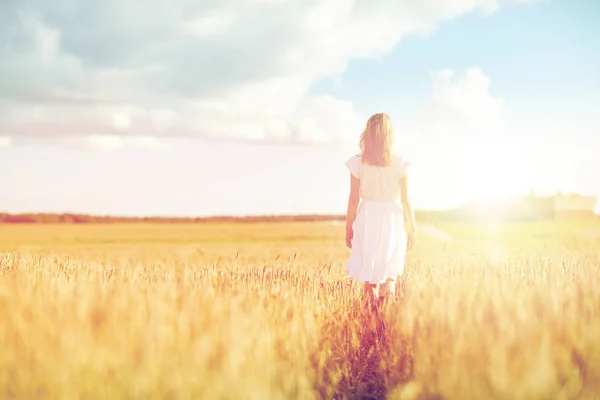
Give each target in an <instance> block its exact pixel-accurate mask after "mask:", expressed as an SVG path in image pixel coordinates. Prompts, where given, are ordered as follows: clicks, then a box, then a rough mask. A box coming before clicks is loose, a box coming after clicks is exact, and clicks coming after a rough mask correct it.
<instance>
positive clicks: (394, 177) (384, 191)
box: [346, 155, 408, 202]
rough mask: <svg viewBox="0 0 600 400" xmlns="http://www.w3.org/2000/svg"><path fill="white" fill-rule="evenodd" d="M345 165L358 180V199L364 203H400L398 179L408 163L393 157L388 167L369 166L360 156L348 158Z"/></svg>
mask: <svg viewBox="0 0 600 400" xmlns="http://www.w3.org/2000/svg"><path fill="white" fill-rule="evenodd" d="M346 165H347V166H348V168H349V169H350V171H351V172H352V174H353V175H354V176H356V177H357V178H358V179H359V180H360V197H361V198H362V199H363V200H364V201H384V202H399V201H400V178H401V177H402V176H403V175H404V172H405V171H406V167H407V166H408V163H407V162H406V161H405V160H404V159H403V158H402V157H400V156H397V155H395V156H393V157H392V163H391V164H390V165H389V166H385V167H383V166H377V165H369V164H366V163H363V162H362V158H361V156H360V155H357V156H354V157H352V158H350V159H349V160H348V161H347V162H346Z"/></svg>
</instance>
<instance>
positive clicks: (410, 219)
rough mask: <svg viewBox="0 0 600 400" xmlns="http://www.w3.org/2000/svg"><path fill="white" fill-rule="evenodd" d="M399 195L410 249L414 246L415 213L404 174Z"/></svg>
mask: <svg viewBox="0 0 600 400" xmlns="http://www.w3.org/2000/svg"><path fill="white" fill-rule="evenodd" d="M400 195H401V200H402V208H403V210H404V226H405V228H406V232H407V233H408V242H409V243H408V248H409V249H412V248H413V247H414V245H415V230H416V222H415V213H414V211H413V208H412V204H411V201H410V196H409V190H408V182H407V178H406V174H404V175H403V176H402V178H400Z"/></svg>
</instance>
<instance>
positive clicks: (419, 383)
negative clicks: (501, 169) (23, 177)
mask: <svg viewBox="0 0 600 400" xmlns="http://www.w3.org/2000/svg"><path fill="white" fill-rule="evenodd" d="M438 228H440V229H442V230H443V231H444V232H446V233H447V235H448V237H451V238H452V240H450V239H447V238H445V239H444V240H441V239H440V238H439V237H435V235H425V234H421V235H419V236H418V244H417V248H416V249H415V250H413V251H412V252H410V253H409V255H408V260H407V267H406V273H405V275H404V277H403V279H402V280H401V281H399V282H398V291H399V293H401V296H400V299H399V301H398V302H396V303H393V304H390V305H389V306H388V307H387V308H385V309H383V310H380V311H376V312H374V311H373V310H369V309H367V308H366V307H364V304H363V301H362V299H361V290H362V288H361V286H360V285H359V284H357V283H354V282H352V281H350V280H349V279H348V278H347V277H346V276H345V274H344V262H345V260H346V258H347V256H348V249H347V248H346V247H345V245H344V227H343V224H335V223H247V224H243V223H240V224H180V225H166V224H129V225H123V224H115V225H110V224H105V225H102V224H96V225H94V224H82V225H67V224H65V225H0V398H2V399H46V398H48V399H55V398H61V399H96V398H101V399H122V398H133V399H159V398H160V399H163V398H168V399H288V398H289V399H320V398H327V399H329V398H340V399H342V398H349V399H381V398H390V399H595V398H600V236H599V235H598V233H599V232H600V223H599V222H597V221H596V222H592V221H590V222H545V223H511V224H508V223H507V224H501V225H487V226H486V225H469V224H458V223H456V224H450V223H447V224H441V225H438Z"/></svg>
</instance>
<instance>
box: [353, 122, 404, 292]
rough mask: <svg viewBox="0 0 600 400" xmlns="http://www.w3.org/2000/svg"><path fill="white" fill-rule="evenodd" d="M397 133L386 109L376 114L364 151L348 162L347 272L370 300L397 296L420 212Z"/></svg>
mask: <svg viewBox="0 0 600 400" xmlns="http://www.w3.org/2000/svg"><path fill="white" fill-rule="evenodd" d="M393 136H394V131H393V127H392V123H391V121H390V117H389V116H388V115H387V114H384V113H379V114H375V115H373V116H371V118H369V120H368V121H367V126H366V129H365V131H364V132H363V133H362V135H361V137H360V148H361V153H360V154H358V155H356V156H353V157H351V158H350V159H348V160H347V161H346V163H345V165H346V166H347V167H348V169H349V170H350V196H349V199H348V211H347V215H346V245H347V246H348V247H349V248H350V258H349V260H348V264H347V267H346V271H347V272H348V274H349V275H350V277H352V278H354V279H356V280H358V281H359V282H364V283H365V292H366V294H367V295H368V299H369V300H371V301H374V300H376V299H377V298H378V297H379V301H380V302H381V301H383V300H385V299H386V298H389V297H394V296H395V288H396V278H397V277H398V276H400V275H402V273H403V272H404V261H405V256H406V251H407V250H410V249H412V248H413V247H414V246H415V217H414V213H413V210H412V207H411V204H410V201H409V196H408V186H407V167H408V165H409V164H408V162H407V161H406V160H405V159H404V158H403V157H400V156H398V155H395V154H393V153H392V150H391V148H392V142H393ZM361 200H362V201H361ZM359 202H360V205H359Z"/></svg>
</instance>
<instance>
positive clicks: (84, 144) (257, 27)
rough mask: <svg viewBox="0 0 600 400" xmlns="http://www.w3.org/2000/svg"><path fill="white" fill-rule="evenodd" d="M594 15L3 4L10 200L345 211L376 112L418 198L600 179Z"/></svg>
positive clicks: (443, 202) (446, 204) (572, 188)
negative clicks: (355, 163)
mask: <svg viewBox="0 0 600 400" xmlns="http://www.w3.org/2000/svg"><path fill="white" fill-rule="evenodd" d="M598 21H600V3H598V2H597V1H596V0H428V1H422V0H419V1H417V0H414V1H408V0H406V1H399V0H387V1H378V2H370V1H362V0H302V1H300V0H297V1H292V0H244V1H242V0H229V1H223V0H218V1H217V0H209V1H203V2H198V1H192V0H153V1H149V2H145V1H141V0H140V1H138V0H130V1H121V0H106V1H104V2H97V1H94V0H80V1H72V0H49V1H45V2H43V3H42V2H21V1H17V0H8V1H4V2H2V3H1V4H0V51H1V53H0V54H1V63H0V212H2V211H5V212H13V213H17V212H73V213H88V214H102V215H106V214H111V215H164V216H209V215H273V214H306V213H311V214H312V213H317V214H324V213H327V214H330V213H334V214H343V213H344V212H345V210H346V204H347V199H348V192H349V183H350V177H349V173H348V171H347V170H346V169H345V166H344V162H345V161H346V159H348V158H349V157H351V156H352V155H353V154H355V153H357V152H358V139H359V136H360V133H361V132H362V130H363V129H364V126H365V123H366V120H367V119H368V117H369V116H370V115H371V114H373V113H377V112H386V113H387V114H389V115H390V117H391V118H392V122H393V125H394V129H395V143H394V146H395V147H394V149H395V151H396V152H397V153H398V154H401V155H402V156H404V157H407V158H408V159H409V160H410V161H411V163H412V167H411V170H410V176H409V184H410V187H411V193H412V201H413V203H414V206H415V208H417V209H444V208H451V207H455V206H458V205H461V204H464V203H468V202H470V201H476V200H494V199H501V198H506V197H510V196H515V195H519V194H525V193H530V192H534V193H539V194H550V193H554V192H557V191H563V192H565V193H580V194H585V195H594V196H595V195H599V194H600V156H598V155H599V154H600V112H598V105H600V52H599V51H598V48H597V46H598V43H600V25H599V24H598ZM597 208H598V211H599V212H600V204H598V207H597Z"/></svg>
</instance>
